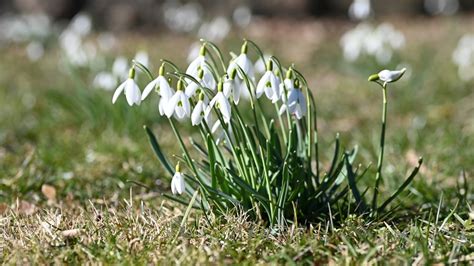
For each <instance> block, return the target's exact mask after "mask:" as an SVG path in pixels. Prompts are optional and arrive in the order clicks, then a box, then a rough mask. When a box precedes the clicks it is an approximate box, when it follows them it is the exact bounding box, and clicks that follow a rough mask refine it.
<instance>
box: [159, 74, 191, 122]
mask: <svg viewBox="0 0 474 266" xmlns="http://www.w3.org/2000/svg"><path fill="white" fill-rule="evenodd" d="M177 87H178V90H177V91H176V93H175V94H174V95H173V97H171V99H169V102H168V104H166V108H165V114H166V116H167V117H168V118H170V117H171V116H172V115H173V114H176V116H177V117H178V118H180V119H181V118H184V117H185V116H189V115H190V114H191V108H190V106H189V98H188V96H186V94H185V93H184V91H183V80H181V79H180V80H179V81H178V86H177Z"/></svg>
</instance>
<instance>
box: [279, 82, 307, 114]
mask: <svg viewBox="0 0 474 266" xmlns="http://www.w3.org/2000/svg"><path fill="white" fill-rule="evenodd" d="M285 111H288V112H289V113H290V114H293V115H294V116H295V117H296V118H297V119H301V118H303V116H305V115H306V98H305V96H304V94H303V91H302V90H301V88H300V84H299V80H298V79H295V81H294V82H293V86H292V88H290V91H289V92H288V102H287V103H286V104H283V105H282V106H281V108H280V115H281V114H283V113H284V112H285Z"/></svg>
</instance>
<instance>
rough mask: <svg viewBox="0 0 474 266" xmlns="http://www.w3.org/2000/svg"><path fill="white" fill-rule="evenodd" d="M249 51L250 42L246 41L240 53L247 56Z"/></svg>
mask: <svg viewBox="0 0 474 266" xmlns="http://www.w3.org/2000/svg"><path fill="white" fill-rule="evenodd" d="M248 50H249V47H248V42H247V41H244V44H242V47H241V48H240V53H242V54H247V52H248Z"/></svg>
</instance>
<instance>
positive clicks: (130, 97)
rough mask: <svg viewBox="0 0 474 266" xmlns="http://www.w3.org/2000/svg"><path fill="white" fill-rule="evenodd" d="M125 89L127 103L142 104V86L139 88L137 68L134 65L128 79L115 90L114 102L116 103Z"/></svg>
mask: <svg viewBox="0 0 474 266" xmlns="http://www.w3.org/2000/svg"><path fill="white" fill-rule="evenodd" d="M123 91H125V98H126V99H127V103H128V104H129V105H130V106H132V105H134V104H135V105H140V103H141V98H142V97H141V92H140V88H138V85H137V83H135V68H134V67H132V68H131V69H130V71H129V74H128V79H127V80H125V81H124V82H123V83H122V84H120V85H119V86H118V88H117V89H116V90H115V93H114V96H113V97H112V103H115V102H116V101H117V99H118V97H119V96H120V94H122V92H123Z"/></svg>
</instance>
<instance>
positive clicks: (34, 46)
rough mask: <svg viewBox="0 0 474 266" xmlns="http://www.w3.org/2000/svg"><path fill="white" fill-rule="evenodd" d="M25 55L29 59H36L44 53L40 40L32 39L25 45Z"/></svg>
mask: <svg viewBox="0 0 474 266" xmlns="http://www.w3.org/2000/svg"><path fill="white" fill-rule="evenodd" d="M26 55H27V56H28V59H30V61H38V60H39V59H40V58H41V57H43V55H44V46H43V44H42V43H41V42H38V41H32V42H30V43H29V44H28V46H26Z"/></svg>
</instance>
